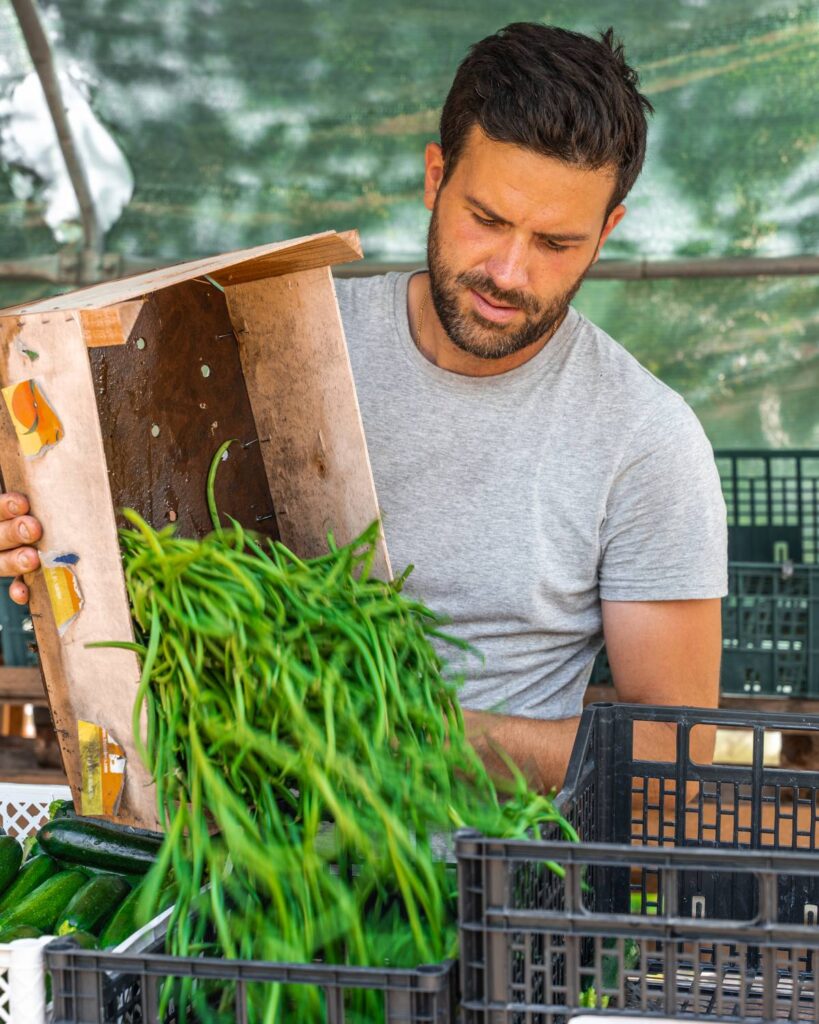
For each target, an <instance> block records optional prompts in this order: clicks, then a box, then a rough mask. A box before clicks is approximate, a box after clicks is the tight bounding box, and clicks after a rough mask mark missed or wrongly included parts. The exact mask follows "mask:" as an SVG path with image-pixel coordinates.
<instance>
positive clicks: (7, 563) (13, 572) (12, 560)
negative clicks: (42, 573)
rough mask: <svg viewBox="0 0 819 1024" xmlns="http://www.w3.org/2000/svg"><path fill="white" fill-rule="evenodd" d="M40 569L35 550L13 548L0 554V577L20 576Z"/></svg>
mask: <svg viewBox="0 0 819 1024" xmlns="http://www.w3.org/2000/svg"><path fill="white" fill-rule="evenodd" d="M39 567H40V556H39V554H38V553H37V550H36V548H19V547H18V548H14V550H12V551H2V552H0V576H20V575H21V574H22V573H26V572H33V571H34V570H35V569H38V568H39Z"/></svg>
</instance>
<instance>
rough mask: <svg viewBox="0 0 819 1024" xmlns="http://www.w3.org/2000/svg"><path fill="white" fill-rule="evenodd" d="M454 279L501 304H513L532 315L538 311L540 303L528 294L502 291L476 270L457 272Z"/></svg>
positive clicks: (489, 278)
mask: <svg viewBox="0 0 819 1024" xmlns="http://www.w3.org/2000/svg"><path fill="white" fill-rule="evenodd" d="M456 280H457V282H458V284H461V285H464V286H465V287H466V288H473V289H474V290H475V291H477V292H482V293H483V294H484V295H488V296H489V298H490V299H493V300H494V301H495V302H497V303H498V304H499V305H501V306H515V307H516V308H518V309H522V310H523V311H524V312H525V313H531V314H533V315H534V314H536V313H538V312H539V311H540V304H539V303H538V302H537V300H535V299H533V298H532V297H531V296H530V295H524V293H523V292H506V291H503V290H502V289H500V288H498V287H497V285H496V284H495V282H494V281H493V280H492V278H491V277H484V275H483V274H479V273H477V272H476V271H468V272H466V273H464V274H459V275H458V277H457V279H456Z"/></svg>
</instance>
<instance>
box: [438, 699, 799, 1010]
mask: <svg viewBox="0 0 819 1024" xmlns="http://www.w3.org/2000/svg"><path fill="white" fill-rule="evenodd" d="M641 721H653V722H657V721H660V722H667V723H669V725H670V728H672V729H673V730H674V731H675V735H676V753H675V756H674V759H673V760H671V761H670V762H667V763H666V762H651V761H639V760H635V759H634V758H633V756H632V750H633V736H634V729H635V723H639V722H641ZM703 725H715V726H718V727H720V728H722V729H725V728H731V727H740V728H744V729H750V730H752V732H753V764H752V765H751V766H747V767H743V766H725V765H707V764H696V763H694V762H693V761H692V760H691V759H690V757H689V754H688V750H689V737H690V734H691V730H692V729H694V728H697V727H701V726H703ZM771 729H796V730H799V729H804V730H806V731H811V732H815V731H817V730H819V719H812V720H811V719H809V718H807V717H806V716H801V715H770V714H765V715H763V714H758V713H755V712H731V711H705V710H700V709H691V708H682V709H677V708H650V707H640V706H635V705H609V704H597V705H591V706H590V707H588V708H587V709H586V711H585V712H584V714H583V718H582V720H581V724H580V729H579V732H578V737H577V741H576V743H575V747H574V751H573V754H572V759H571V763H570V766H569V771H568V774H567V781H566V785H565V787H564V789H563V791H562V792H561V794H560V797H559V800H560V803H561V805H562V807H563V809H564V813H566V814H567V816H568V817H569V818H570V819H571V820H573V822H574V823H575V825H576V827H577V828H578V831H579V832H580V834H581V838H582V841H581V842H580V843H579V844H571V843H566V842H562V841H559V840H558V839H557V837H546V838H545V839H544V840H543V841H535V840H531V841H519V840H515V841H507V840H496V839H487V838H485V837H483V836H480V835H479V834H477V833H473V832H468V831H463V832H460V833H459V834H458V836H457V837H456V856H457V859H458V884H459V897H460V928H461V985H462V995H463V1004H462V1005H463V1014H464V1016H463V1020H464V1024H478V1022H480V1024H490V1022H491V1024H557V1022H562V1021H565V1020H567V1018H568V1017H569V1016H571V1015H572V1014H575V1013H578V1012H582V1011H588V1010H591V1009H597V1010H603V1009H605V1011H606V1012H607V1013H613V1014H627V1015H632V1016H635V1015H641V1016H650V1015H655V1016H661V1017H692V1016H693V1017H711V1018H714V1019H718V1020H732V1021H746V1020H776V1019H789V1020H807V1021H814V1022H815V1021H817V1020H819V1001H817V999H816V995H815V990H814V958H815V957H816V956H817V955H819V924H817V922H818V921H819V909H817V908H819V858H818V857H817V853H816V850H817V837H818V835H819V803H818V802H817V794H819V772H805V771H801V772H800V771H793V770H785V769H781V768H773V767H766V766H764V764H763V744H764V734H765V732H766V731H767V730H771ZM633 798H636V799H637V801H638V803H637V804H636V805H633V804H632V800H633ZM549 862H556V863H557V864H558V865H559V866H561V867H562V868H563V869H564V870H565V878H561V877H559V876H558V875H557V874H556V873H555V872H554V871H553V870H552V869H551V867H550V866H549Z"/></svg>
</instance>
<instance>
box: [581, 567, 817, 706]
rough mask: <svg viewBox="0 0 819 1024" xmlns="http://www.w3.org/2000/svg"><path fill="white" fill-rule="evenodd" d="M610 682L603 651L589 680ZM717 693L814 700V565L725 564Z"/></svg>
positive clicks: (815, 571) (815, 568)
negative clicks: (725, 586) (718, 687)
mask: <svg viewBox="0 0 819 1024" xmlns="http://www.w3.org/2000/svg"><path fill="white" fill-rule="evenodd" d="M611 681H612V678H611V667H610V665H609V661H608V658H607V657H606V649H605V647H604V648H603V650H602V651H600V653H599V654H598V655H597V658H596V659H595V662H594V666H593V668H592V674H591V679H590V680H589V682H590V683H591V684H592V685H598V686H599V685H607V684H610V683H611ZM720 690H721V692H722V693H726V694H738V695H741V696H744V697H819V565H794V564H793V563H791V562H786V563H784V564H780V565H770V564H769V565H763V564H761V563H756V562H747V563H743V562H732V563H731V564H730V565H729V566H728V595H727V596H726V597H725V598H723V601H722V665H721V670H720Z"/></svg>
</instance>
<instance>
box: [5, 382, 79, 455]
mask: <svg viewBox="0 0 819 1024" xmlns="http://www.w3.org/2000/svg"><path fill="white" fill-rule="evenodd" d="M3 398H4V399H5V400H6V408H7V409H8V411H9V415H10V416H11V422H12V423H13V424H14V429H15V431H16V433H17V438H18V440H19V442H20V447H21V448H22V450H23V455H25V457H26V458H27V459H33V458H36V457H37V456H38V455H42V453H43V452H44V451H46V450H47V449H48V448H51V447H53V446H54V445H55V444H57V443H58V442H59V441H61V440H62V439H63V437H64V436H65V431H64V430H63V425H62V423H61V422H60V417H59V416H58V415H57V413H56V412H55V411H54V409H53V408H52V406H51V405H50V404H49V402H48V399H47V398H46V397H45V395H44V394H43V391H42V388H41V387H40V385H39V384H38V383H37V381H36V380H24V381H22V382H21V383H19V384H9V386H8V387H5V388H3Z"/></svg>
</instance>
